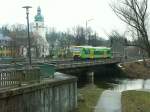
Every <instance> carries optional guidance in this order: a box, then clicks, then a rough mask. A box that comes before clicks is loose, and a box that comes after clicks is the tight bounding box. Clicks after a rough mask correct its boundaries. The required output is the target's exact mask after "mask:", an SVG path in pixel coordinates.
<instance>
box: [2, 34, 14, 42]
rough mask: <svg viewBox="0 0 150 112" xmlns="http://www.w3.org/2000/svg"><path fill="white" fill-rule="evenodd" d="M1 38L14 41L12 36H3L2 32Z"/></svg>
mask: <svg viewBox="0 0 150 112" xmlns="http://www.w3.org/2000/svg"><path fill="white" fill-rule="evenodd" d="M0 40H6V41H12V39H11V37H8V36H3V34H0Z"/></svg>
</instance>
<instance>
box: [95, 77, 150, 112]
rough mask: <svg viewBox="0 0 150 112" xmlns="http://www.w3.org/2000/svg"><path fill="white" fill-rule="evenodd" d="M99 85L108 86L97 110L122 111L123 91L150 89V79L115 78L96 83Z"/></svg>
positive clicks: (102, 111) (106, 111)
mask: <svg viewBox="0 0 150 112" xmlns="http://www.w3.org/2000/svg"><path fill="white" fill-rule="evenodd" d="M96 85H97V86H99V87H105V88H106V87H107V90H105V91H104V92H103V93H102V95H101V96H100V98H99V101H98V103H97V105H96V107H95V112H121V92H122V91H126V90H138V89H144V90H147V89H150V79H148V80H143V79H136V80H131V79H114V80H111V81H103V82H101V83H96Z"/></svg>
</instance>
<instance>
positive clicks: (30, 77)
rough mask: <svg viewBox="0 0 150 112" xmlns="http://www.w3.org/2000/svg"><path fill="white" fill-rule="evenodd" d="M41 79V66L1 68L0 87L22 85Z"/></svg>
mask: <svg viewBox="0 0 150 112" xmlns="http://www.w3.org/2000/svg"><path fill="white" fill-rule="evenodd" d="M37 81H40V69H39V68H24V69H14V68H9V69H1V70H0V88H4V87H11V86H21V85H22V84H26V83H30V82H37Z"/></svg>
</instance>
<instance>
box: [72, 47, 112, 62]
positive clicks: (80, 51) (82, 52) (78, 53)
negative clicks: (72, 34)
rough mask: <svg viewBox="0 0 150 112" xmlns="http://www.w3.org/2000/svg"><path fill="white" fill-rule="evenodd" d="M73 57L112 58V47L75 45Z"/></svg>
mask: <svg viewBox="0 0 150 112" xmlns="http://www.w3.org/2000/svg"><path fill="white" fill-rule="evenodd" d="M71 50H72V53H73V58H74V59H75V60H76V59H100V58H111V57H112V54H111V49H110V48H108V47H92V46H73V47H72V49H71Z"/></svg>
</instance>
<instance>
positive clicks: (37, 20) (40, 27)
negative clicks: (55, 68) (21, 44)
mask: <svg viewBox="0 0 150 112" xmlns="http://www.w3.org/2000/svg"><path fill="white" fill-rule="evenodd" d="M33 34H34V45H35V46H36V49H35V48H34V51H33V50H32V49H31V51H33V52H32V53H36V57H46V56H48V55H49V43H48V41H47V39H46V31H45V26H44V17H43V16H42V14H41V8H40V7H38V8H37V15H36V16H35V17H34V24H33ZM33 56H34V54H33Z"/></svg>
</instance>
